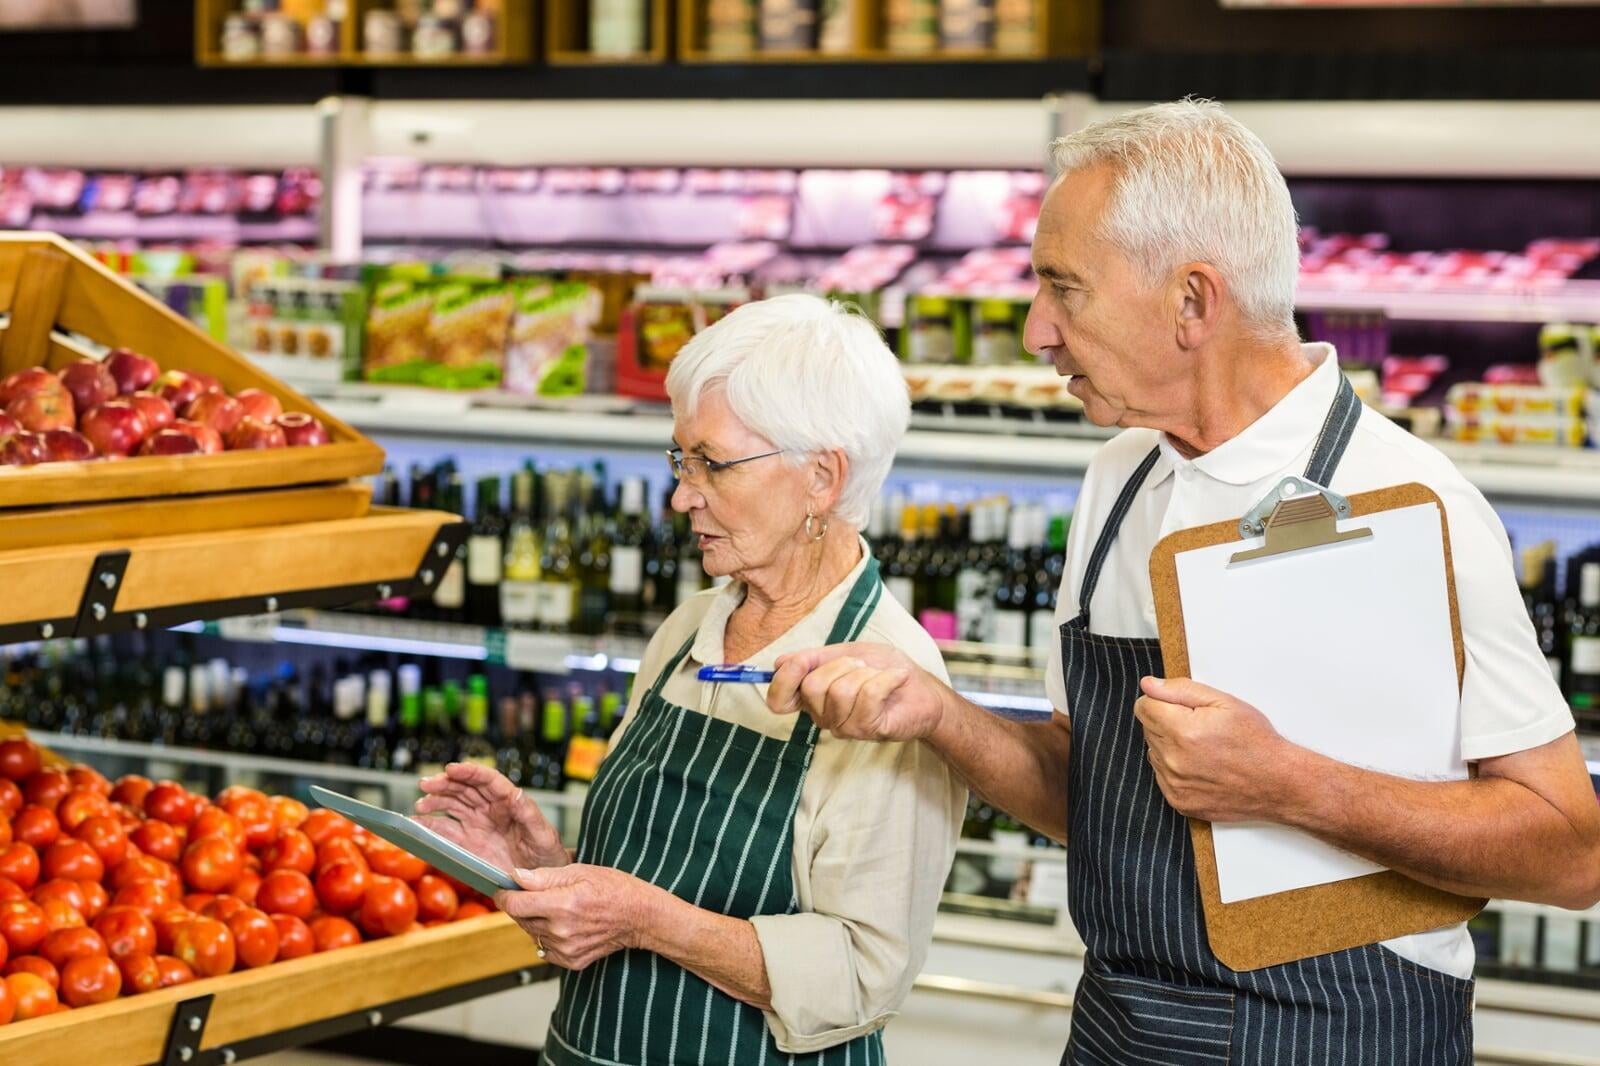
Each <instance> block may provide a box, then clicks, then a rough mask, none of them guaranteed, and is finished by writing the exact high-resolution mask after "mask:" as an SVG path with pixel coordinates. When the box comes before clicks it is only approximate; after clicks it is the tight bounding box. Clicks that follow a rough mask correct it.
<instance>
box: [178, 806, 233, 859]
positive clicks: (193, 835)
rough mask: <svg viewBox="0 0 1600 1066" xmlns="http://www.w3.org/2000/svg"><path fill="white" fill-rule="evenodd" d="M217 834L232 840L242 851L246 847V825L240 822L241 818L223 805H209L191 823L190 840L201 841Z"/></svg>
mask: <svg viewBox="0 0 1600 1066" xmlns="http://www.w3.org/2000/svg"><path fill="white" fill-rule="evenodd" d="M215 836H220V837H223V838H225V839H227V840H229V841H231V842H232V843H233V845H234V847H236V848H238V849H239V850H240V851H241V852H242V851H244V849H245V834H244V826H243V825H241V824H240V822H239V819H237V818H235V817H234V816H233V815H231V814H229V813H228V812H227V811H225V810H223V809H222V808H221V807H207V808H206V809H205V810H203V811H201V812H200V813H199V815H197V816H196V817H195V820H194V822H193V823H191V824H190V826H189V840H190V841H191V842H192V841H199V840H204V839H205V838H206V837H215Z"/></svg>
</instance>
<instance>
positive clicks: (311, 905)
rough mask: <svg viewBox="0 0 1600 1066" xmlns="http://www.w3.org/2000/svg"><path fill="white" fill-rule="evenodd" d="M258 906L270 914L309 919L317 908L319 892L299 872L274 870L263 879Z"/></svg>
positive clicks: (309, 880)
mask: <svg viewBox="0 0 1600 1066" xmlns="http://www.w3.org/2000/svg"><path fill="white" fill-rule="evenodd" d="M256 906H258V907H260V908H261V909H262V910H264V911H266V912H267V913H268V914H290V915H293V916H294V917H296V918H302V919H304V918H309V917H311V912H312V911H313V910H315V909H316V906H317V890H316V887H315V886H314V885H312V883H311V878H309V877H307V876H306V875H305V874H303V873H301V872H300V871H299V870H273V871H272V872H271V873H269V874H267V876H266V877H264V878H262V879H261V889H260V891H258V892H257V893H256Z"/></svg>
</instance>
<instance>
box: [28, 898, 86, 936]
mask: <svg viewBox="0 0 1600 1066" xmlns="http://www.w3.org/2000/svg"><path fill="white" fill-rule="evenodd" d="M39 909H40V910H42V911H44V924H45V925H46V926H47V927H48V928H49V929H50V931H51V932H52V933H53V932H55V931H56V930H58V929H82V928H83V927H84V926H86V925H88V924H89V923H88V922H87V921H85V920H84V917H83V915H82V914H81V913H79V911H78V909H77V908H76V907H74V906H73V905H72V904H70V903H68V902H67V901H66V900H64V899H47V900H45V901H44V902H43V903H41V904H39Z"/></svg>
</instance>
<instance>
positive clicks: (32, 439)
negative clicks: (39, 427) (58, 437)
mask: <svg viewBox="0 0 1600 1066" xmlns="http://www.w3.org/2000/svg"><path fill="white" fill-rule="evenodd" d="M49 461H50V453H49V451H47V450H46V449H45V446H44V438H43V437H41V436H40V435H39V434H37V433H28V432H26V431H24V432H21V433H13V434H11V436H9V437H7V438H6V439H5V443H3V444H0V465H5V466H32V465H33V464H34V463H47V462H49Z"/></svg>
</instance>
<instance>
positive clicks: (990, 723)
mask: <svg viewBox="0 0 1600 1066" xmlns="http://www.w3.org/2000/svg"><path fill="white" fill-rule="evenodd" d="M1056 717H1057V718H1059V717H1060V716H1059V715H1058V716H1056ZM927 742H928V744H929V745H931V746H932V747H933V749H934V751H936V752H937V753H938V754H939V757H940V758H942V759H943V760H944V761H945V762H946V763H947V764H949V766H950V767H951V769H953V770H955V772H956V773H958V774H960V775H961V778H962V779H963V780H964V781H966V783H967V787H968V788H970V789H972V791H974V792H976V793H977V794H978V795H980V796H982V797H983V798H984V799H985V800H987V801H988V802H989V803H990V804H991V805H992V806H995V807H999V808H1000V809H1001V810H1003V811H1006V812H1007V813H1009V814H1011V815H1013V816H1015V817H1016V818H1017V819H1019V820H1020V821H1022V822H1023V823H1025V824H1026V825H1029V826H1032V827H1033V828H1034V829H1037V830H1038V831H1039V832H1041V833H1043V834H1044V835H1045V836H1047V837H1049V838H1050V839H1051V840H1055V841H1060V842H1063V843H1064V842H1065V841H1066V839H1067V760H1068V757H1069V756H1070V754H1071V747H1072V735H1071V733H1070V732H1069V731H1068V728H1067V726H1066V723H1065V721H1055V720H1052V721H1050V722H1047V723H1029V722H1015V721H1012V720H1010V719H1007V718H1002V717H1000V716H999V715H997V714H992V713H990V712H989V711H987V710H985V709H984V708H982V707H979V706H978V705H976V704H974V703H971V702H969V701H967V700H965V699H962V698H961V696H960V695H958V694H957V693H956V692H955V691H953V690H949V689H947V690H946V694H945V708H944V712H943V714H941V716H940V719H939V725H938V727H937V728H936V729H935V730H934V731H933V734H932V735H931V736H929V737H928V741H927Z"/></svg>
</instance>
